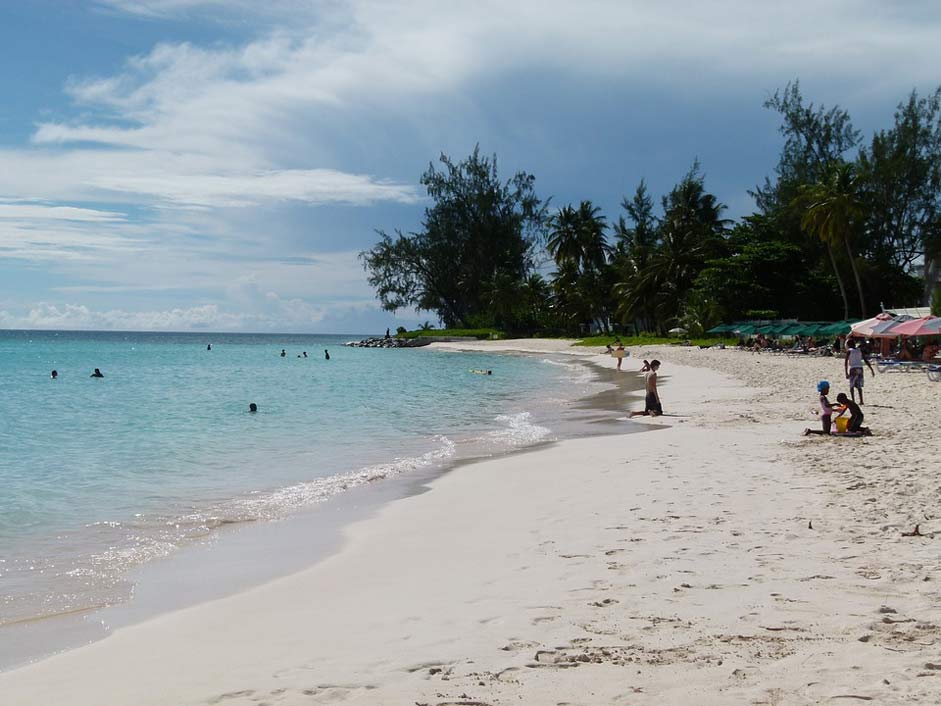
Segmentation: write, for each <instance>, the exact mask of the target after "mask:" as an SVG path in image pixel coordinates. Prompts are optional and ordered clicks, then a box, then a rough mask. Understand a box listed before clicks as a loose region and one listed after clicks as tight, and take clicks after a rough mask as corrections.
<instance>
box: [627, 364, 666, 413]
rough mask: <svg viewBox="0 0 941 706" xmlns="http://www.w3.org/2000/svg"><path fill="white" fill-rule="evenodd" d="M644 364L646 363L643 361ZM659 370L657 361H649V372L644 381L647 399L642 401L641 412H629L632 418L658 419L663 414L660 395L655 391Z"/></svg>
mask: <svg viewBox="0 0 941 706" xmlns="http://www.w3.org/2000/svg"><path fill="white" fill-rule="evenodd" d="M644 362H645V363H646V361H644ZM659 369H660V361H659V360H651V361H650V370H649V372H648V373H647V375H646V376H645V377H644V379H645V387H646V389H647V397H646V399H645V401H644V411H643V412H631V416H632V417H659V416H660V415H661V414H663V406H662V405H661V404H660V393H659V392H658V391H657V371H658V370H659Z"/></svg>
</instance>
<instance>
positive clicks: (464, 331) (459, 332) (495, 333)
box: [397, 328, 506, 341]
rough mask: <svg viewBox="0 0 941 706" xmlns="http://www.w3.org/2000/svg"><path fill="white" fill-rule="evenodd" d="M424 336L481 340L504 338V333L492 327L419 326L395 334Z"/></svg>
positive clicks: (412, 336)
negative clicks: (440, 327) (429, 327)
mask: <svg viewBox="0 0 941 706" xmlns="http://www.w3.org/2000/svg"><path fill="white" fill-rule="evenodd" d="M426 336H430V337H433V336H454V337H462V338H476V339H478V340H482V341H483V340H489V339H494V338H506V334H505V333H503V331H500V330H498V329H494V328H445V329H425V328H420V329H417V330H415V331H402V332H401V333H399V334H398V335H397V338H421V337H426Z"/></svg>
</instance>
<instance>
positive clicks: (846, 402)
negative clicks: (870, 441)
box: [836, 392, 872, 436]
mask: <svg viewBox="0 0 941 706" xmlns="http://www.w3.org/2000/svg"><path fill="white" fill-rule="evenodd" d="M836 401H837V402H839V403H840V404H841V405H843V409H842V410H841V411H840V413H839V414H838V415H837V416H838V417H842V416H843V415H844V414H846V413H847V412H849V413H850V420H849V423H848V424H847V425H846V433H847V434H859V435H861V436H872V432H871V431H869V427H864V426H863V419H865V416H864V415H863V410H861V409H860V408H859V405H858V404H856V403H855V402H853V400H851V399H850V398H849V397H847V396H846V395H845V394H844V393H842V392H841V393H840V394H838V395H837V396H836Z"/></svg>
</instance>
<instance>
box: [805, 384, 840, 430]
mask: <svg viewBox="0 0 941 706" xmlns="http://www.w3.org/2000/svg"><path fill="white" fill-rule="evenodd" d="M817 393H818V394H819V395H820V399H819V403H820V411H819V412H818V414H819V415H820V429H804V436H808V435H810V434H823V435H824V436H830V424H831V421H832V419H833V405H832V404H830V400H828V399H827V395H829V394H830V383H829V382H827V381H826V380H821V381H820V382H818V383H817Z"/></svg>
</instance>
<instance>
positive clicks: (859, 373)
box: [843, 339, 876, 404]
mask: <svg viewBox="0 0 941 706" xmlns="http://www.w3.org/2000/svg"><path fill="white" fill-rule="evenodd" d="M863 363H865V364H866V366H867V367H868V368H869V373H870V374H871V375H872V376H873V377H875V374H876V371H875V370H873V369H872V363H870V362H869V357H868V356H867V355H865V353H863V351H862V350H861V348H857V347H856V342H855V341H853V340H852V339H850V340H848V341H847V342H846V355H845V356H844V358H843V372H844V373H846V379H847V380H849V381H850V397H851V398H852V399H853V402H855V401H856V390H859V404H863V381H864V379H865V377H866V376H865V373H864V372H863Z"/></svg>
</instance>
